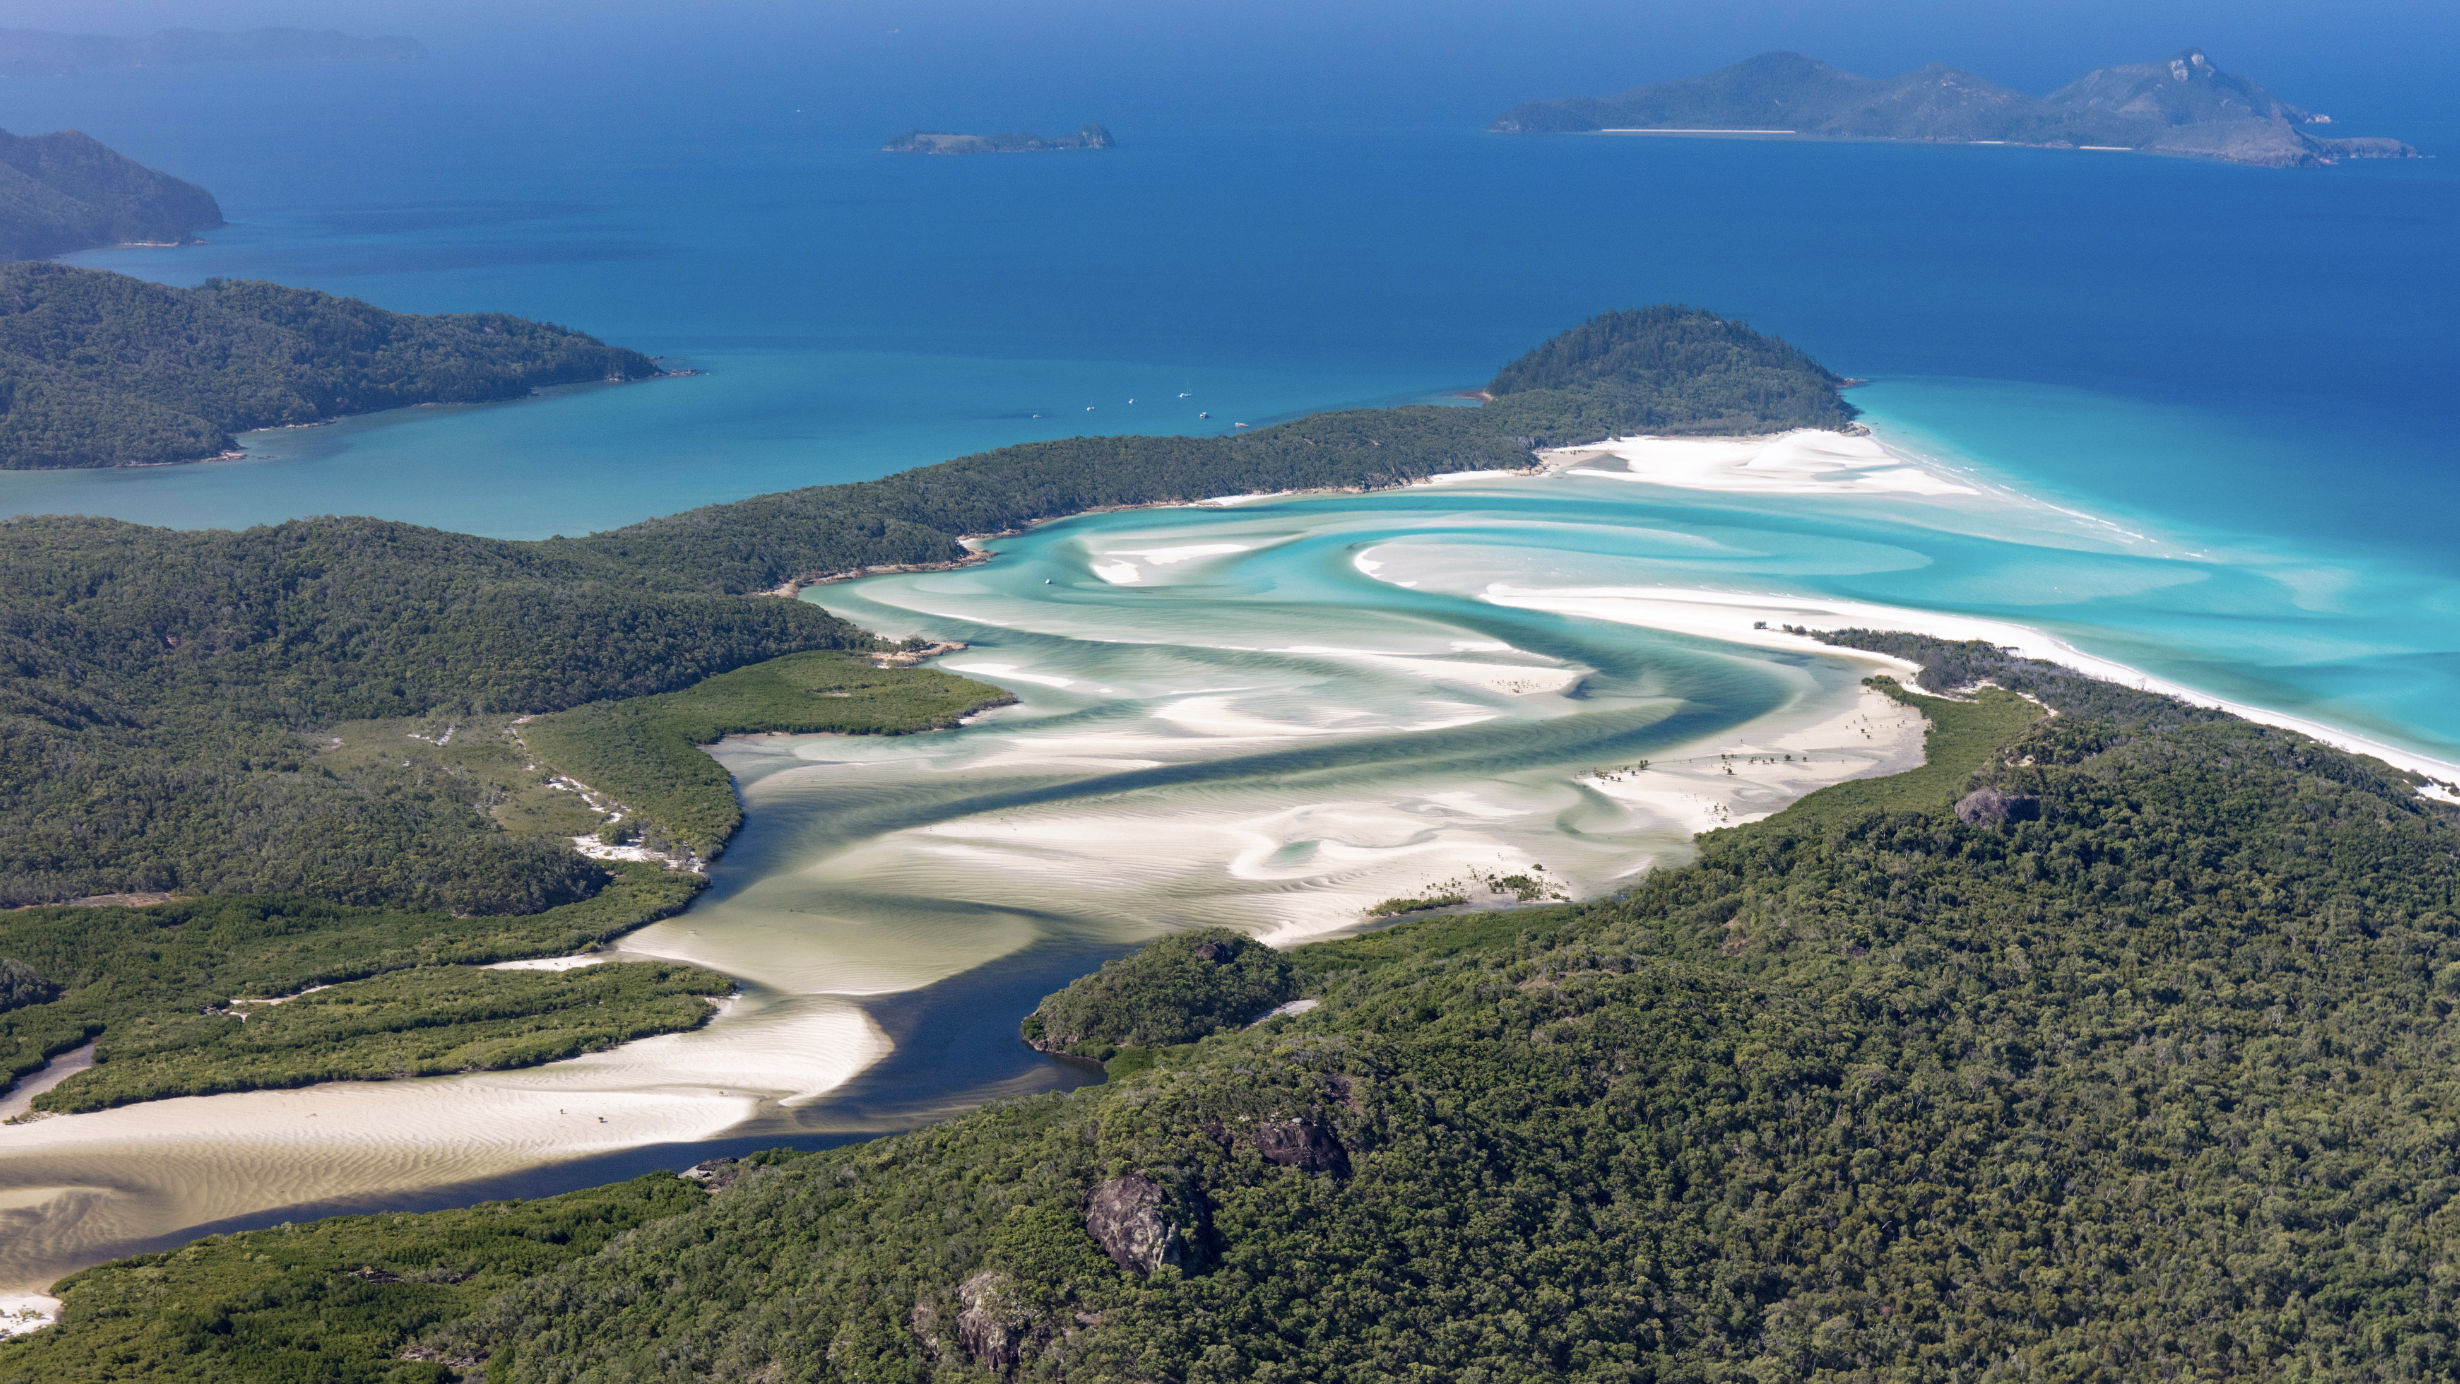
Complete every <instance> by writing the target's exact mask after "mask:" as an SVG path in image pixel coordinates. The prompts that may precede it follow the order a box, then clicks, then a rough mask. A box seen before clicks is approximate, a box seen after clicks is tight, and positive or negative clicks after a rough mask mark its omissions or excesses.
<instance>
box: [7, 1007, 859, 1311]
mask: <svg viewBox="0 0 2460 1384" xmlns="http://www.w3.org/2000/svg"><path fill="white" fill-rule="evenodd" d="M886 1050H887V1040H886V1038H885V1037H884V1036H883V1035H882V1034H881V1033H880V1032H879V1031H878V1029H877V1028H876V1027H875V1026H874V1025H873V1024H872V1023H871V1021H870V1020H869V1019H868V1018H867V1017H866V1016H865V1015H864V1014H863V1013H862V1012H861V1011H860V1010H858V1009H856V1008H854V1007H853V1006H852V1005H850V1004H846V1003H844V1002H841V1001H831V1000H827V999H825V998H818V997H811V998H796V999H792V1000H783V1001H779V1000H770V1001H767V1002H766V1003H765V1004H762V1005H759V1006H755V1007H752V1012H745V1013H741V1014H737V1015H733V1016H728V1021H727V1022H725V1024H724V1026H723V1028H722V1030H712V1029H702V1030H699V1031H697V1032H693V1033H678V1034H669V1035H666V1036H663V1037H658V1038H651V1039H647V1040H644V1041H642V1042H638V1043H631V1044H627V1045H625V1046H623V1047H620V1048H616V1049H613V1050H611V1051H608V1052H603V1053H593V1054H590V1055H587V1056H584V1057H580V1058H576V1059H574V1060H572V1061H569V1062H559V1063H554V1064H551V1065H549V1066H545V1067H534V1068H529V1069H526V1070H523V1071H513V1072H484V1073H476V1074H472V1075H469V1076H456V1077H437V1078H428V1079H423V1080H414V1081H394V1082H340V1083H334V1084H330V1085H324V1086H311V1087H307V1088H304V1089H301V1090H295V1091H252V1092H246V1093H243V1094H238V1095H227V1096H211V1097H189V1098H183V1099H178V1100H164V1101H148V1102H145V1103H142V1104H138V1105H129V1106H121V1107H119V1108H117V1109H113V1110H103V1111H97V1112H95V1113H92V1114H86V1115H58V1116H52V1117H49V1118H44V1119H39V1120H35V1121H33V1122H30V1123H24V1124H16V1125H7V1126H0V1289H6V1290H23V1291H26V1292H33V1291H37V1290H40V1289H42V1288H45V1287H47V1286H49V1283H50V1281H51V1280H52V1279H53V1278H56V1277H57V1276H58V1275H59V1274H60V1273H61V1272H63V1271H64V1269H65V1267H67V1266H71V1265H75V1264H80V1263H90V1262H93V1260H94V1259H96V1258H97V1257H100V1256H102V1255H104V1254H107V1253H109V1252H110V1251H111V1250H112V1249H114V1248H115V1247H118V1246H123V1245H127V1244H129V1243H131V1242H136V1241H142V1240H146V1239H150V1238H153V1237H156V1236H161V1235H165V1234H169V1233H172V1232H175V1231H178V1230H180V1229H181V1228H183V1227H187V1226H192V1225H197V1224H201V1223H205V1222H211V1221H218V1220H223V1219H226V1218H231V1217H238V1216H246V1215H251V1214H259V1213H262V1212H265V1211H269V1210H275V1209H278V1208H281V1207H284V1206H291V1205H297V1204H300V1203H306V1202H319V1201H343V1200H348V1199H352V1198H357V1197H363V1196H370V1195H377V1194H398V1193H400V1192H403V1191H409V1190H415V1189H419V1188H426V1187H441V1186H448V1185H451V1184H454V1183H459V1182H466V1181H470V1180H473V1179H478V1178H486V1177H497V1176H502V1175H505V1174H508V1173H512V1172H516V1171H519V1170H521V1169H525V1168H532V1167H537V1166H540V1165H542V1164H547V1163H553V1162H557V1161H559V1160H562V1159H567V1158H575V1157H582V1156H586V1155H589V1154H594V1153H603V1152H608V1151H612V1150H616V1149H622V1148H630V1147H637V1146H640V1145H643V1144H657V1143H671V1142H679V1141H689V1140H696V1139H708V1138H713V1137H715V1136H716V1135H718V1134H719V1133H721V1132H723V1131H725V1130H727V1129H729V1128H732V1127H735V1126H737V1125H740V1124H742V1123H744V1122H745V1121H747V1120H749V1119H752V1118H753V1117H754V1116H755V1115H757V1114H758V1113H759V1111H760V1110H761V1109H762V1108H763V1107H764V1105H767V1104H769V1103H772V1102H774V1103H780V1104H792V1103H797V1102H802V1101H808V1100H810V1099H812V1098H814V1097H816V1096H818V1095H820V1094H822V1093H824V1092H825V1091H827V1090H829V1089H830V1088H831V1087H833V1086H836V1085H838V1084H841V1083H842V1082H844V1081H845V1080H846V1079H847V1078H849V1077H851V1076H853V1075H854V1074H855V1073H856V1072H859V1071H860V1070H862V1069H863V1068H864V1067H866V1066H868V1065H870V1064H871V1063H872V1062H874V1061H876V1060H878V1058H879V1057H880V1055H882V1054H883V1053H885V1052H886Z"/></svg>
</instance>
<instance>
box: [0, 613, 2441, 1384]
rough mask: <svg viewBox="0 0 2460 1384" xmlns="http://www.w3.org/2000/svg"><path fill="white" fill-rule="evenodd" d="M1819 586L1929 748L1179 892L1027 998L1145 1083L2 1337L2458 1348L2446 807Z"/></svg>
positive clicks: (1121, 1360)
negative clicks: (1435, 878)
mask: <svg viewBox="0 0 2460 1384" xmlns="http://www.w3.org/2000/svg"><path fill="white" fill-rule="evenodd" d="M1825 637H1826V638H1828V639H1829V640H1830V641H1831V642H1834V643H1837V644H1840V645H1845V646H1850V647H1856V648H1864V649H1871V650H1877V651H1882V652H1886V653H1890V654H1893V655H1897V656H1900V657H1904V658H1908V659H1911V660H1913V661H1915V662H1916V663H1918V664H1920V665H1921V667H1922V672H1921V674H1920V682H1921V685H1922V686H1924V687H1927V688H1932V689H1937V690H1941V691H1958V690H1961V698H1960V699H1951V698H1948V697H1934V696H1927V695H1918V694H1914V693H1912V692H1909V691H1906V690H1904V689H1903V688H1900V687H1897V686H1896V685H1895V684H1893V683H1890V682H1887V681H1885V680H1880V681H1879V683H1878V685H1879V686H1880V687H1881V688H1882V689H1883V690H1885V691H1888V692H1889V693H1890V695H1893V696H1896V697H1898V698H1900V699H1902V700H1905V701H1907V702H1909V703H1911V704H1912V705H1914V706H1915V707H1917V708H1919V709H1920V710H1921V711H1922V712H1923V714H1924V715H1925V716H1927V717H1928V718H1929V720H1930V722H1931V726H1932V729H1931V731H1930V735H1929V744H1928V751H1927V763H1926V764H1925V765H1924V766H1923V767H1921V768H1919V769H1915V770H1912V771H1910V772H1908V773H1905V774H1900V775H1898V776H1895V777H1893V778H1880V779H1866V780H1858V781H1852V782H1848V783H1844V784H1839V785H1837V786H1835V787H1832V788H1829V789H1826V790H1822V791H1821V792H1819V793H1815V794H1813V795H1811V796H1810V797H1808V798H1805V799H1803V800H1802V801H1801V802H1799V803H1797V804H1796V805H1794V806H1793V807H1792V808H1790V809H1788V810H1786V811H1785V812H1783V813H1780V814H1779V815H1777V816H1775V817H1773V818H1770V819H1768V820H1766V821H1763V822H1759V823H1755V824H1752V825H1750V826H1745V827H1739V828H1731V829H1726V830H1721V831H1715V832H1711V833H1708V834H1707V835H1705V836H1703V837H1702V838H1701V840H1700V843H1699V854H1698V859H1697V860H1696V862H1695V863H1693V864H1691V865H1688V866H1684V867H1679V868H1672V869H1662V870H1658V871H1654V872H1652V873H1650V874H1649V875H1648V876H1646V877H1645V878H1643V879H1642V880H1641V882H1640V883H1639V884H1638V885H1636V886H1635V887H1634V888H1633V889H1632V890H1630V891H1629V892H1628V893H1627V894H1625V895H1623V896H1621V897H1617V898H1613V899H1609V900H1604V901H1600V902H1597V903H1592V904H1585V905H1577V906H1558V907H1550V908H1539V909H1526V910H1521V911H1517V912H1504V913H1482V914H1474V913H1473V914H1464V915H1459V916H1452V917H1442V918H1435V919H1429V920H1425V921H1419V922H1413V923H1406V924H1402V925H1400V926H1397V927H1394V928H1391V929H1389V930H1386V931H1382V932H1378V933H1374V934H1370V935H1367V936H1364V937H1359V938H1355V939H1350V940H1345V941H1336V942H1324V943H1317V944H1313V945H1308V946H1303V947H1299V948H1295V949H1293V950H1291V951H1289V952H1286V953H1282V954H1280V955H1279V956H1268V957H1255V956H1254V955H1253V952H1252V944H1245V945H1244V946H1241V945H1238V944H1236V943H1232V944H1230V945H1220V944H1222V943H1225V942H1229V940H1230V939H1227V938H1217V937H1212V936H1203V937H1188V938H1172V939H1166V940H1164V941H1162V942H1158V943H1155V944H1153V946H1152V947H1151V948H1149V949H1148V950H1147V952H1146V953H1144V954H1143V955H1142V956H1140V957H1138V958H1135V959H1133V960H1131V961H1128V962H1122V963H1119V964H1117V965H1114V966H1112V967H1109V968H1105V970H1104V971H1103V972H1101V973H1100V974H1099V975H1097V976H1095V977H1090V978H1087V979H1086V980H1083V981H1079V982H1078V983H1076V984H1075V985H1072V986H1070V987H1069V988H1068V989H1067V990H1066V991H1065V992H1063V993H1062V994H1060V995H1057V996H1054V997H1052V998H1051V999H1050V1000H1047V1001H1045V1003H1044V1005H1043V1006H1042V1009H1041V1010H1040V1011H1038V1013H1037V1015H1036V1025H1035V1026H1033V1027H1029V1030H1028V1031H1029V1032H1035V1031H1039V1032H1041V1033H1045V1034H1050V1035H1052V1036H1054V1037H1056V1036H1057V1035H1058V1034H1059V1032H1060V1031H1061V1030H1063V1029H1064V1031H1065V1033H1066V1035H1067V1040H1068V1045H1069V1046H1071V1047H1072V1048H1076V1049H1078V1050H1083V1049H1084V1048H1086V1047H1088V1046H1091V1045H1097V1044H1098V1045H1101V1046H1103V1047H1107V1048H1109V1049H1110V1050H1111V1051H1112V1052H1113V1053H1114V1055H1113V1056H1112V1057H1111V1059H1110V1064H1111V1069H1112V1072H1113V1077H1112V1080H1111V1081H1110V1082H1109V1083H1107V1084H1105V1085H1100V1086H1093V1087H1086V1088H1082V1089H1079V1090H1076V1091H1072V1092H1068V1093H1064V1094H1053V1095H1045V1096H1037V1097H1032V1098H1029V1099H1025V1100H1020V1101H1012V1102H1006V1103H1002V1104H999V1105H995V1106H992V1107H989V1108H986V1109H984V1110H981V1111H977V1112H975V1113H973V1114H970V1115H965V1116H961V1117H958V1118H956V1119H954V1120H951V1121H948V1122H946V1123H944V1124H941V1125H938V1126H935V1127H933V1128H931V1129H927V1130H923V1131H918V1132H916V1133H913V1134H907V1135H897V1136H891V1137H887V1138H882V1139H879V1140H876V1141H873V1142H871V1143H868V1144H862V1145H857V1146H852V1147H847V1148H841V1149H837V1150H833V1151H829V1152H823V1153H815V1154H790V1153H770V1154H762V1155H757V1156H755V1157H752V1158H749V1159H746V1160H743V1161H742V1162H740V1163H732V1164H726V1165H722V1166H713V1167H709V1168H704V1169H696V1170H694V1175H693V1176H692V1177H689V1178H678V1177H676V1176H674V1175H672V1174H653V1175H650V1176H646V1177H643V1178H640V1179H637V1180H635V1181H633V1182H629V1183H624V1184H619V1185H616V1186H612V1187H606V1188H600V1189H596V1190H592V1191H586V1192H577V1193H573V1194H570V1195H567V1196H563V1197H557V1198H550V1199H546V1200H541V1201H535V1202H513V1203H501V1204H494V1205H488V1206H481V1207H475V1208H471V1209H468V1210H457V1211H445V1212H437V1213H432V1214H426V1215H379V1216H345V1217H337V1218H334V1219H331V1220H326V1221H321V1222H317V1223H314V1224H311V1225H302V1226H285V1227H282V1228H280V1229H277V1230H267V1231H256V1232H250V1233H245V1234H234V1235H217V1236H213V1237H209V1238H207V1239H205V1240H203V1241H200V1242H198V1243H196V1244H193V1245H190V1246H188V1247H185V1248H182V1249H178V1250H174V1251H170V1252H167V1253H161V1254H152V1255H144V1256H139V1257H137V1258H135V1259H130V1260H126V1261H122V1262H120V1263H116V1264H110V1265H105V1266H102V1267H99V1268H96V1269H92V1270H88V1271H86V1272H84V1273H81V1274H78V1275H75V1276H73V1277H72V1278H70V1279H68V1280H66V1281H65V1282H64V1283H62V1284H61V1285H60V1286H59V1290H58V1291H59V1292H60V1293H61V1295H62V1296H63V1297H64V1299H65V1301H66V1307H65V1311H64V1315H63V1318H62V1321H61V1323H60V1325H58V1326H55V1327H53V1328H51V1329H50V1330H48V1331H44V1332H41V1333H37V1334H35V1335H32V1336H28V1337H25V1338H23V1339H21V1340H18V1341H15V1342H11V1343H8V1344H5V1345H0V1379H7V1380H27V1381H33V1380H43V1381H47V1382H49V1381H63V1382H73V1381H88V1380H92V1381H101V1380H104V1379H110V1380H120V1381H129V1380H171V1379H189V1378H204V1377H224V1378H316V1379H319V1380H331V1381H353V1382H355V1381H375V1380H420V1381H432V1382H433V1384H443V1382H444V1381H449V1380H455V1379H466V1380H477V1379H480V1378H484V1379H487V1380H490V1381H502V1382H505V1384H560V1382H562V1381H573V1382H574V1384H577V1382H578V1381H582V1380H595V1379H609V1378H623V1379H632V1380H640V1381H674V1382H675V1384H684V1381H696V1380H704V1379H711V1378H724V1379H733V1378H742V1379H762V1378H779V1379H785V1378H797V1377H809V1378H830V1379H838V1378H843V1379H857V1378H864V1379H868V1378H895V1379H907V1380H947V1381H956V1380H980V1379H984V1378H1019V1379H1029V1378H1030V1379H1056V1378H1066V1379H1080V1380H1105V1379H1115V1380H1129V1379H1151V1378H1156V1377H1164V1378H1171V1379H1180V1380H1186V1381H1190V1384H1197V1382H1199V1381H1201V1382H1202V1384H1227V1382H1228V1381H1234V1380H1241V1381H1243V1380H1258V1381H1272V1382H1275V1384H1282V1382H1286V1384H1300V1382H1301V1381H1306V1382H1308V1384H1312V1382H1313V1381H1321V1380H1357V1381H1368V1380H1377V1381H1380V1380H1389V1379H1407V1378H1442V1379H1579V1380H1677V1379H1702V1380H1706V1379H1719V1378H1737V1379H1740V1378H1789V1379H1799V1378H1819V1377H1834V1378H1850V1377H1882V1376H1893V1375H1898V1374H1901V1375H1903V1376H1905V1377H1909V1378H1956V1377H1966V1376H1971V1377H1986V1376H1988V1375H1989V1374H1990V1373H1992V1372H1994V1371H2020V1372H2023V1373H2029V1374H2035V1375H2044V1374H2048V1375H2058V1376H2063V1377H2077V1378H2088V1377H2113V1378H2133V1377H2153V1376H2159V1375H2166V1374H2171V1373H2175V1374H2178V1375H2179V1376H2181V1377H2185V1376H2187V1375H2190V1374H2191V1375H2194V1376H2196V1377H2205V1378H2245V1377H2282V1378H2299V1377H2306V1378H2333V1379H2352V1380H2392V1379H2405V1378H2440V1377H2445V1376H2448V1375H2449V1374H2451V1373H2452V1372H2453V1371H2455V1370H2460V1353H2455V1350H2456V1348H2455V1346H2454V1343H2453V1336H2452V1334H2451V1333H2449V1332H2447V1331H2444V1330H2442V1329H2440V1323H2442V1322H2443V1321H2444V1320H2445V1319H2446V1316H2447V1314H2448V1313H2449V1312H2450V1311H2451V1310H2452V1303H2451V1302H2450V1301H2449V1291H2450V1290H2449V1287H2448V1285H2447V1284H2445V1283H2444V1282H2443V1280H2442V1278H2441V1276H2440V1275H2439V1273H2438V1272H2437V1268H2436V1266H2437V1265H2438V1264H2439V1263H2440V1247H2441V1246H2442V1245H2444V1244H2446V1243H2448V1242H2449V1240H2450V1238H2451V1234H2452V1229H2453V1228H2452V1226H2451V1225H2450V1224H2448V1222H2449V1221H2450V1219H2451V1217H2452V1216H2453V1214H2454V1210H2453V1208H2454V1206H2455V1205H2456V1204H2460V1202H2456V1200H2455V1192H2456V1191H2460V1187H2455V1185H2454V1178H2455V1173H2454V1171H2453V1169H2454V1168H2455V1166H2460V1158H2456V1157H2455V1155H2456V1154H2460V1149H2456V1148H2455V1146H2454V1144H2455V1138H2456V1137H2460V1136H2455V1135H2454V1133H2453V1131H2454V1129H2455V1128H2460V1110H2455V1109H2454V1101H2455V1097H2454V1094H2453V1091H2452V1089H2451V1084H2450V1082H2449V1081H2448V1080H2447V1079H2446V1078H2445V1076H2444V1073H2446V1072H2447V1071H2448V1070H2449V1067H2450V1063H2451V1061H2452V1060H2453V1054H2452V1053H2451V1052H2450V1050H2449V1049H2450V1047H2451V1037H2450V1034H2449V1032H2448V1031H2447V1030H2448V1029H2449V1022H2448V1015H2449V1011H2450V1010H2451V1008H2452V1005H2453V1003H2454V1002H2455V998H2454V997H2455V994H2460V991H2456V990H2455V987H2456V986H2460V865H2456V864H2455V861H2460V811H2455V810H2454V809H2452V808H2450V807H2448V806H2445V805H2441V804H2438V803H2434V802H2431V801H2429V800H2427V799H2424V798H2422V797H2420V796H2419V795H2418V793H2417V792H2416V791H2415V787H2414V785H2413V783H2412V782H2411V781H2410V780H2409V778H2408V776H2406V775H2402V774H2398V773H2395V772H2392V771H2389V770H2387V769H2385V768H2384V767H2383V766H2381V765H2379V764H2376V763H2374V762H2373V761H2369V760H2363V759H2358V758H2355V757H2353V756H2350V755H2347V754H2344V753H2341V752H2339V751H2337V750H2333V749H2330V748H2328V747H2324V746H2320V745H2317V744H2315V743H2313V742H2311V741H2308V740H2305V739H2304V738H2302V737H2299V736H2297V735H2294V734H2288V733H2284V732H2280V731H2276V730H2270V729H2267V728H2264V727H2260V726H2255V725H2251V724H2248V723H2246V722H2244V721H2240V720H2237V719H2235V718H2233V717H2230V716H2228V715H2226V714H2224V713H2220V712H2216V711H2210V710H2204V709H2198V708H2194V707H2189V706H2186V705H2183V704H2181V703H2178V702H2175V701H2171V700H2169V699H2167V698H2163V697H2159V696H2154V695H2150V694H2146V693H2141V692H2137V691H2134V690H2131V689H2127V688H2124V687H2119V686H2116V685H2113V684H2108V683H2100V682H2094V681H2091V680H2089V679H2085V678H2083V677H2080V676H2078V675H2075V674H2072V673H2069V672H2066V671H2065V670H2062V669H2058V668H2055V667H2052V666H2050V665H2046V664H2041V663H2035V662H2030V661H2026V660H2022V659H2017V658H2013V657H2010V656H2008V655H2006V654H2004V653H2002V652H2000V651H1998V650H1995V649H1992V648H1990V647H1988V646H1986V645H1972V644H1965V645H1958V644H1945V643H1941V642H1938V641H1935V640H1929V639H1924V638H1917V637H1911V636H1902V635H1890V634H1884V633H1874V632H1868V631H1843V632H1838V633H1834V634H1830V635H1827V636H1825ZM1290 993H1299V994H1303V995H1305V996H1306V997H1307V998H1310V999H1313V1000H1316V1001H1317V1004H1316V1005H1315V1006H1314V1007H1313V1008H1312V1009H1309V1010H1307V1011H1306V1012H1304V1013H1291V1014H1288V1015H1287V1016H1286V1017H1280V1018H1275V1019H1272V1020H1270V1021H1268V1022H1265V1023H1262V1024H1256V1023H1254V1022H1253V1021H1254V1019H1255V1018H1256V1017H1257V1013H1258V1012H1260V1011H1261V1009H1262V1008H1263V1007H1266V1006H1267V1005H1268V1003H1269V1002H1271V1001H1273V1000H1274V999H1275V997H1277V996H1281V995H1286V994H1290ZM1139 1044H1155V1045H1157V1046H1139ZM205 1324H210V1327H209V1326H207V1325H205Z"/></svg>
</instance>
